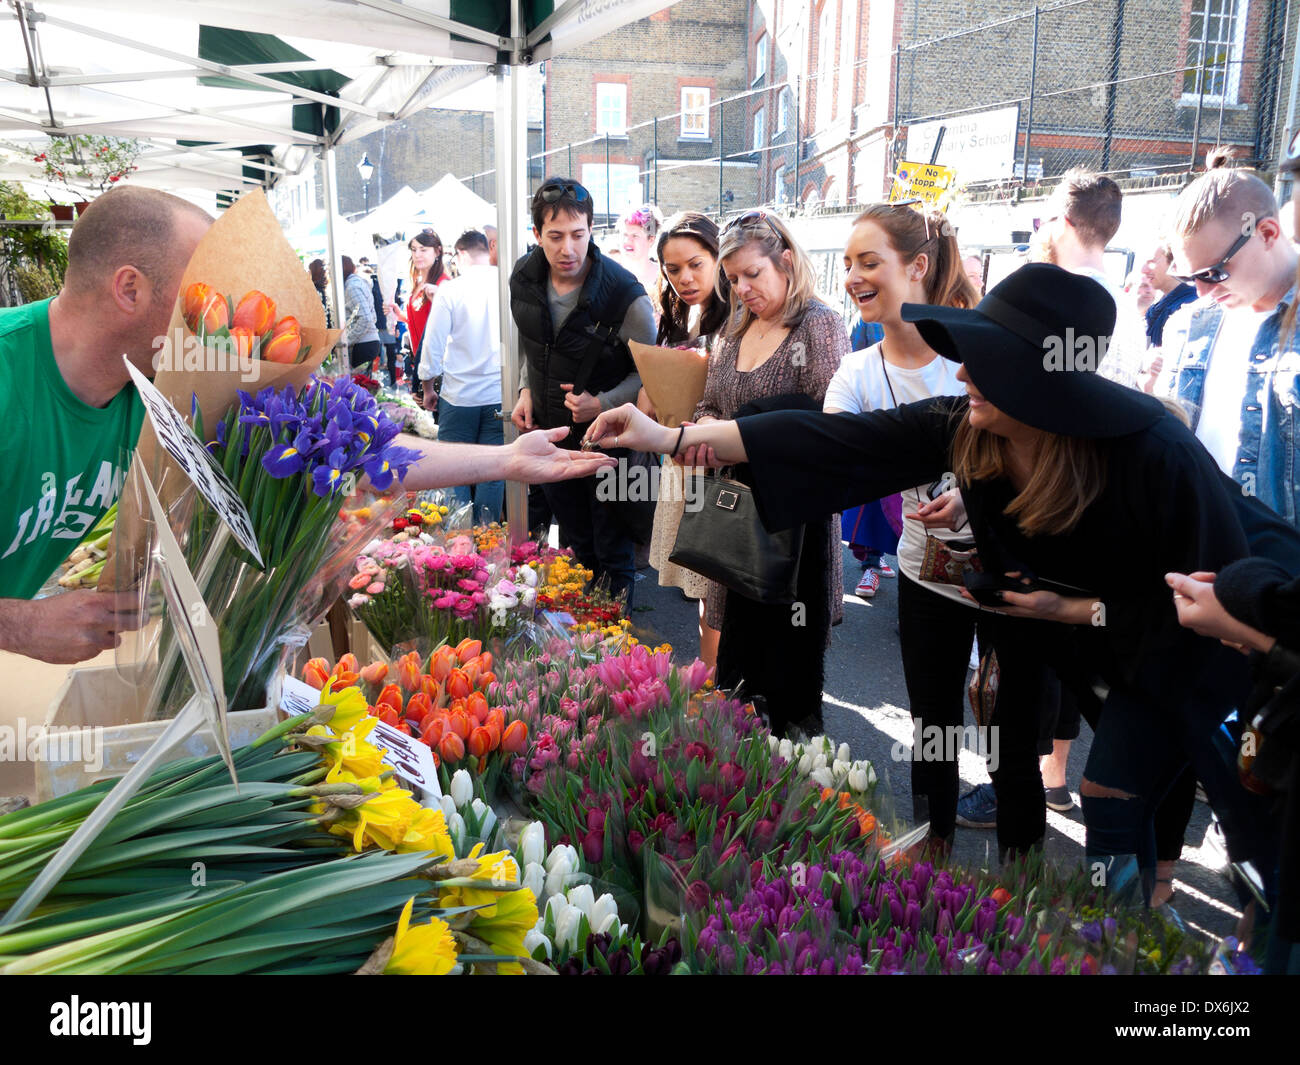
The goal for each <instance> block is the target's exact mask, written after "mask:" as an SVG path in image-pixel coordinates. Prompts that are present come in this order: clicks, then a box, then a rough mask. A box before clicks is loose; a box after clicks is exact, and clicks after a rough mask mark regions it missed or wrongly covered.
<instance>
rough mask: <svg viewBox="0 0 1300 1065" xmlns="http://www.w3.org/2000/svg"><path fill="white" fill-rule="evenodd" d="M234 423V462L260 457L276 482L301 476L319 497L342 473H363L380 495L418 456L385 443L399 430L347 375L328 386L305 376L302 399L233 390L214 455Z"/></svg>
mask: <svg viewBox="0 0 1300 1065" xmlns="http://www.w3.org/2000/svg"><path fill="white" fill-rule="evenodd" d="M236 424H237V425H238V426H239V427H240V430H241V432H240V437H241V439H240V452H239V455H240V458H241V459H245V460H246V459H247V458H248V457H249V454H250V452H260V455H257V456H256V457H259V458H260V460H261V465H262V467H263V469H265V470H266V472H267V473H269V474H270V475H271V476H272V477H274V478H276V479H283V478H289V477H293V476H295V475H297V474H300V473H305V474H307V475H308V476H309V477H310V479H311V488H312V491H313V492H314V493H315V494H316V495H318V496H321V497H328V496H331V495H334V494H335V493H337V492H339V491H340V490H341V489H342V488H343V487H344V486H345V485H346V484H347V483H348V481H347V475H348V474H350V473H351V474H358V475H359V474H361V473H364V474H365V475H366V476H367V477H368V478H370V482H371V484H373V485H374V486H375V488H377V489H379V490H380V491H383V490H384V489H386V488H388V487H389V486H390V485H391V484H392V483H393V480H394V479H395V478H400V477H403V476H404V475H405V473H406V470H407V469H408V468H409V467H410V466H411V464H412V463H414V462H415V461H416V460H417V459H418V458H419V457H420V454H419V452H418V451H414V450H412V449H410V448H404V447H399V446H397V445H395V444H394V443H393V440H394V438H395V437H396V436H397V434H398V432H399V431H400V427H399V426H398V425H397V423H396V422H394V421H393V420H392V419H391V418H389V417H388V416H387V415H386V414H384V413H383V411H381V410H380V409H379V405H378V404H377V403H376V402H375V397H374V396H372V395H371V394H370V393H369V392H368V391H366V390H365V389H364V388H362V387H361V386H360V385H357V384H356V383H355V382H353V381H352V380H351V378H347V377H344V378H340V379H339V380H337V381H334V382H332V383H326V382H323V381H320V380H319V379H317V378H312V380H311V382H310V383H309V385H308V387H307V388H306V389H305V390H303V392H302V393H299V392H297V391H295V390H294V389H293V388H291V387H285V388H284V389H282V390H280V391H276V390H275V389H274V388H270V387H268V388H264V389H262V390H261V391H260V392H258V393H257V394H256V395H253V394H250V393H248V392H243V391H241V392H240V393H239V407H238V408H237V409H236V410H235V411H234V412H232V417H228V418H227V419H226V420H225V421H224V422H223V423H221V424H220V425H219V426H218V427H217V439H216V447H217V448H218V449H225V448H226V446H227V444H228V442H229V438H230V435H231V433H232V431H233V430H234V428H235V425H236ZM217 453H218V455H220V453H221V452H220V451H218V452H217Z"/></svg>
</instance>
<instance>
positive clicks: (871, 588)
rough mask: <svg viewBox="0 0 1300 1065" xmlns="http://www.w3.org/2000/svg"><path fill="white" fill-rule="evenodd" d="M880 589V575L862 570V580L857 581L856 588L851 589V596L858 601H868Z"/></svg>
mask: <svg viewBox="0 0 1300 1065" xmlns="http://www.w3.org/2000/svg"><path fill="white" fill-rule="evenodd" d="M879 587H880V574H878V573H877V572H876V571H875V570H873V569H864V570H863V571H862V580H860V581H858V586H857V587H856V588H855V589H853V594H854V595H856V596H857V597H858V598H859V599H870V598H871V597H872V596H874V595H875V594H876V590H877V589H878V588H879Z"/></svg>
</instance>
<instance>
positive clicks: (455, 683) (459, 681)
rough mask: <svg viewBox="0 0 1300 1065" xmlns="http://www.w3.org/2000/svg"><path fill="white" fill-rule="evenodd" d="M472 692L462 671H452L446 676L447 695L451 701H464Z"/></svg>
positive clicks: (470, 685) (472, 687) (471, 686)
mask: <svg viewBox="0 0 1300 1065" xmlns="http://www.w3.org/2000/svg"><path fill="white" fill-rule="evenodd" d="M473 690H474V685H472V684H471V683H470V682H469V677H467V676H465V671H464V670H463V669H453V670H452V671H451V672H450V673H449V674H447V694H448V695H450V696H451V697H452V698H453V699H464V698H465V697H466V696H468V695H469V693H470V692H471V691H473Z"/></svg>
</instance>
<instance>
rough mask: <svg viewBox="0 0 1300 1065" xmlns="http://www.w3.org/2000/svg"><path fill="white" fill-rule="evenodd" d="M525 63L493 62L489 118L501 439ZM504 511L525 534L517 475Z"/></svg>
mask: <svg viewBox="0 0 1300 1065" xmlns="http://www.w3.org/2000/svg"><path fill="white" fill-rule="evenodd" d="M510 34H511V36H512V37H514V38H515V39H516V40H519V39H521V38H522V37H523V36H524V12H523V0H511V4H510ZM527 69H528V68H527V67H526V66H524V65H523V63H522V57H521V56H520V55H519V54H518V53H514V52H512V53H511V54H510V57H509V63H504V62H503V63H498V64H497V66H496V81H497V111H496V118H495V120H494V122H493V124H492V125H493V129H492V132H493V138H494V140H495V142H496V143H495V150H496V200H497V264H498V267H497V275H498V283H499V285H500V293H501V415H502V417H503V418H504V420H505V437H506V443H512V442H513V441H514V440H515V438H516V437H517V436H518V435H519V431H518V430H517V429H516V428H515V427H514V424H513V423H512V422H511V421H510V412H511V411H512V410H514V406H515V402H516V401H517V399H518V397H519V334H518V331H517V330H516V329H515V320H514V316H513V315H512V314H511V313H510V273H511V271H512V270H513V269H514V265H515V263H516V262H518V261H519V257H520V256H521V255H522V254H523V252H524V249H523V247H522V241H521V240H520V237H521V236H522V234H523V229H524V214H525V207H524V204H523V202H522V200H521V197H522V196H523V195H524V194H525V193H526V191H527V189H528V122H527V115H528V101H527V92H526V84H527V83H526V80H525V79H526V76H527ZM505 499H506V513H507V514H508V515H509V518H510V521H509V526H510V542H511V543H512V544H517V543H521V542H522V541H523V540H525V539H526V538H527V536H528V486H527V485H526V484H524V483H523V482H522V481H507V482H506V494H505Z"/></svg>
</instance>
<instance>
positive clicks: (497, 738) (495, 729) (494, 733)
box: [470, 718, 501, 751]
mask: <svg viewBox="0 0 1300 1065" xmlns="http://www.w3.org/2000/svg"><path fill="white" fill-rule="evenodd" d="M482 727H483V728H485V729H487V731H488V735H489V736H491V737H492V748H491V749H492V750H494V751H495V750H496V749H497V748H498V747H500V746H501V726H500V725H499V724H498V723H497V722H495V721H493V720H492V719H491V718H488V719H487V721H485V722H484V723H483V726H482ZM475 731H477V729H476V730H475ZM470 735H473V733H471V734H470Z"/></svg>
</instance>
